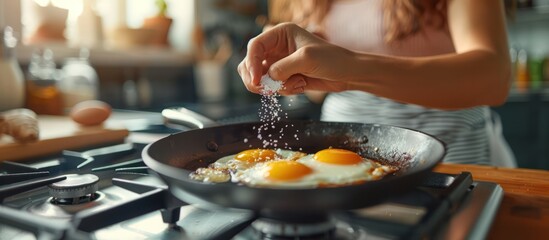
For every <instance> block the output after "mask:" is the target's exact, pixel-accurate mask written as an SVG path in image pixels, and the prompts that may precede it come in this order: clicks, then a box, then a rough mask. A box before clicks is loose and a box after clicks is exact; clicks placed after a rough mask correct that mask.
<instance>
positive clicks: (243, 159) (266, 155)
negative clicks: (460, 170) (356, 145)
mask: <svg viewBox="0 0 549 240" xmlns="http://www.w3.org/2000/svg"><path fill="white" fill-rule="evenodd" d="M207 169H213V170H216V171H213V170H208V171H206V170H203V169H198V170H197V171H195V172H194V173H193V174H191V178H193V179H195V180H198V181H206V180H205V179H208V180H209V181H211V182H225V181H229V179H230V180H231V181H233V182H237V183H243V184H246V185H249V186H258V187H273V188H316V187H335V186H344V185H351V184H358V183H362V182H365V181H371V180H377V179H380V178H382V177H383V176H385V175H387V174H389V173H392V172H395V171H396V170H397V169H396V168H395V167H392V166H385V165H382V164H380V163H378V162H376V161H372V160H369V159H365V158H363V157H361V156H360V155H358V154H357V153H355V152H352V151H349V150H345V149H332V148H330V149H324V150H321V151H319V152H317V153H315V154H305V153H302V152H296V151H290V150H282V149H278V150H276V151H275V150H271V149H251V150H246V151H243V152H240V153H238V154H235V155H230V156H226V157H223V158H220V159H219V160H218V161H216V162H215V163H213V164H211V165H210V167H209V168H207ZM207 174H222V175H223V176H221V177H220V176H213V175H207ZM229 174H230V177H228V176H229ZM217 180H219V181H217Z"/></svg>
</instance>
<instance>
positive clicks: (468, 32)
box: [238, 0, 511, 109]
mask: <svg viewBox="0 0 549 240" xmlns="http://www.w3.org/2000/svg"><path fill="white" fill-rule="evenodd" d="M504 21H505V19H504V15H503V6H502V2H501V1H500V0H483V1H475V0H449V3H448V24H449V28H450V32H451V34H452V38H453V41H454V46H455V48H456V53H455V54H447V55H440V56H432V57H410V58H406V57H393V56H382V55H373V54H368V53H358V52H352V51H350V50H347V49H344V48H341V47H338V46H335V45H333V44H329V43H327V42H325V41H324V40H322V39H320V38H317V37H315V36H313V35H312V34H309V33H308V32H307V31H305V30H303V29H301V28H299V27H297V26H296V25H292V24H283V25H279V26H276V27H274V28H273V29H271V30H270V31H267V32H264V33H262V34H260V35H259V36H257V37H256V38H254V39H253V40H252V41H251V42H250V43H249V45H248V53H247V56H246V58H245V59H244V60H243V61H242V63H241V64H240V65H239V68H238V70H239V73H240V75H241V76H242V80H243V82H244V84H245V85H246V87H247V88H248V90H250V91H252V92H258V91H259V88H260V86H259V79H260V77H261V75H262V74H264V73H266V72H267V71H268V73H269V74H270V75H271V77H272V78H273V79H277V80H281V81H285V84H284V85H285V86H286V89H285V90H284V92H283V93H284V94H296V93H301V92H303V91H304V90H323V91H334V92H336V91H343V90H362V91H367V92H370V93H373V94H376V95H378V96H381V97H386V98H390V99H393V100H396V101H400V102H405V103H413V104H418V105H422V106H425V107H432V108H440V109H461V108H469V107H474V106H479V105H499V104H502V103H503V102H504V101H505V99H506V97H507V93H508V90H509V85H510V69H511V68H510V60H509V55H508V46H507V40H506V39H507V35H506V31H505V24H504Z"/></svg>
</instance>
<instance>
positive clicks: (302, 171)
mask: <svg viewBox="0 0 549 240" xmlns="http://www.w3.org/2000/svg"><path fill="white" fill-rule="evenodd" d="M312 172H313V169H311V168H309V167H307V166H305V165H304V164H301V163H298V162H293V161H275V162H269V163H268V164H267V171H266V172H265V178H267V179H270V180H273V181H292V180H297V179H300V178H302V177H304V176H306V175H307V174H310V173H312Z"/></svg>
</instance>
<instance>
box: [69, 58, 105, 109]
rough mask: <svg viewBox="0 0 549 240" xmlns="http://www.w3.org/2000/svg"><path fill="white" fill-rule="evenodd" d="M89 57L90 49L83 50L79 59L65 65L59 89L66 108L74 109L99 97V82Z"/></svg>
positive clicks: (70, 59)
mask: <svg viewBox="0 0 549 240" xmlns="http://www.w3.org/2000/svg"><path fill="white" fill-rule="evenodd" d="M89 55H90V53H89V50H88V49H81V50H80V56H79V57H78V58H68V59H67V60H66V61H65V63H64V64H63V67H62V69H61V72H62V76H61V80H60V81H59V89H60V90H61V93H62V95H63V105H64V107H65V108H72V107H73V106H74V105H76V104H77V103H79V102H83V101H87V100H97V99H98V97H99V96H98V95H99V80H98V77H97V72H96V71H95V69H94V68H93V67H92V66H91V64H90V62H89V60H88V59H89Z"/></svg>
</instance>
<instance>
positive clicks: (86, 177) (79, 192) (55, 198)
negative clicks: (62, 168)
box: [48, 174, 99, 205]
mask: <svg viewBox="0 0 549 240" xmlns="http://www.w3.org/2000/svg"><path fill="white" fill-rule="evenodd" d="M65 176H66V177H67V179H65V180H63V181H59V182H56V183H52V184H50V185H48V188H49V193H50V195H51V196H52V200H51V203H53V204H62V205H71V204H81V203H85V202H91V201H94V200H96V199H97V198H98V197H99V194H97V193H95V192H96V191H97V190H98V188H99V187H98V182H99V177H97V176H95V175H93V174H82V175H79V174H69V175H65Z"/></svg>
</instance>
